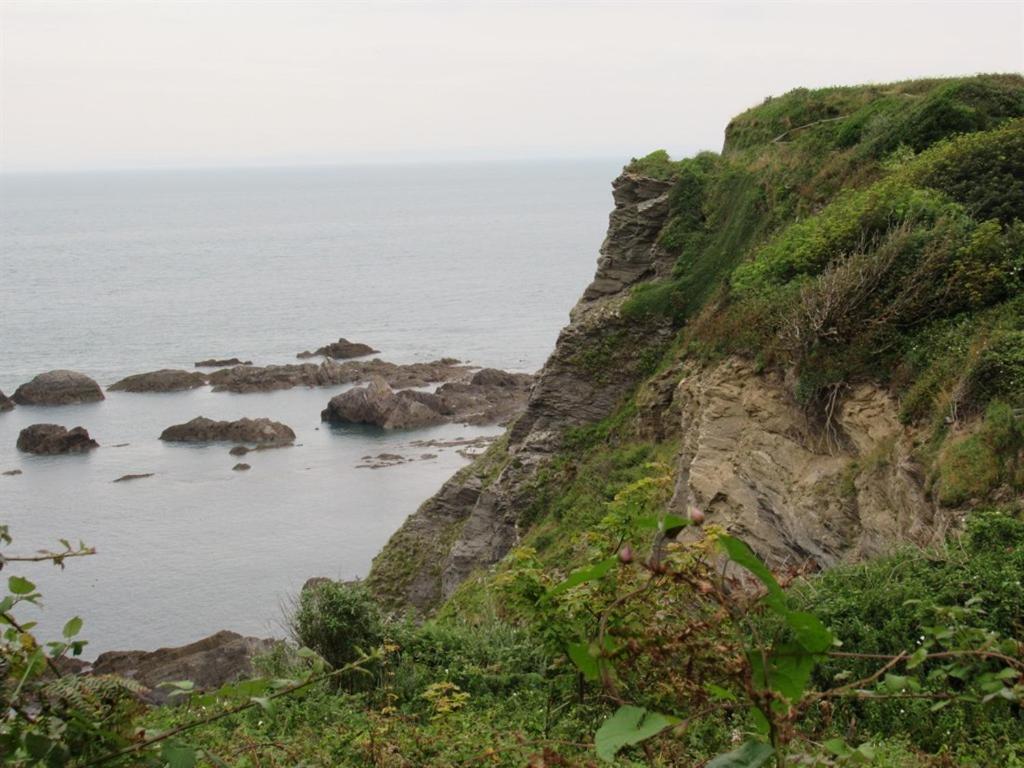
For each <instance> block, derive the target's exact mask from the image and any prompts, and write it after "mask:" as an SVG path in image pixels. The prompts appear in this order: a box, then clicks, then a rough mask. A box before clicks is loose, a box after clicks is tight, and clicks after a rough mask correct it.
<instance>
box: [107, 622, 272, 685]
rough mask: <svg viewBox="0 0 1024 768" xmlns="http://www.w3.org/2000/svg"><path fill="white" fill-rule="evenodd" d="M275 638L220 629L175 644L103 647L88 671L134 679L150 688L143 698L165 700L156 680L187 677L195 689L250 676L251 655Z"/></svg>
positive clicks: (251, 670)
mask: <svg viewBox="0 0 1024 768" xmlns="http://www.w3.org/2000/svg"><path fill="white" fill-rule="evenodd" d="M275 642H276V641H275V640H264V639H260V638H255V637H243V636H242V635H240V634H238V633H237V632H228V631H226V630H221V631H220V632H217V633H216V634H213V635H210V636H209V637H205V638H203V639H202V640H198V641H196V642H194V643H190V644H189V645H183V646H179V647H177V648H160V649H159V650H156V651H107V652H106V653H101V654H100V655H99V656H98V657H97V659H96V661H95V662H93V665H92V672H93V674H96V675H120V676H121V677H127V678H129V679H131V680H135V681H136V682H138V683H141V684H142V685H144V686H146V687H147V688H149V689H151V690H150V692H149V695H148V696H147V697H146V698H147V699H149V700H150V701H152V702H154V703H165V702H166V701H167V700H168V696H169V695H170V691H169V690H167V689H165V688H158V687H157V686H159V685H160V683H166V682H170V681H176V680H191V681H192V682H193V683H195V686H196V688H197V689H199V690H210V689H213V688H219V687H220V686H222V685H224V684H225V683H230V682H234V681H236V680H242V679H245V678H248V677H251V676H252V675H253V665H252V660H253V657H255V656H256V655H258V654H260V653H266V652H268V651H269V650H270V649H271V648H273V646H274V643H275Z"/></svg>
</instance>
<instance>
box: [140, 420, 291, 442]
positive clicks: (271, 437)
mask: <svg viewBox="0 0 1024 768" xmlns="http://www.w3.org/2000/svg"><path fill="white" fill-rule="evenodd" d="M160 439H161V440H166V441H168V442H176V443H216V442H230V443H256V444H263V445H269V444H277V445H282V444H285V443H290V442H292V441H294V440H295V433H294V432H293V431H292V428H291V427H289V426H288V425H287V424H282V423H281V422H279V421H271V420H270V419H238V420H237V421H214V420H213V419H208V418H206V417H205V416H197V417H196V418H194V419H192V421H189V422H186V423H184V424H175V425H174V426H173V427H168V428H167V429H165V430H164V431H163V432H162V433H161V434H160Z"/></svg>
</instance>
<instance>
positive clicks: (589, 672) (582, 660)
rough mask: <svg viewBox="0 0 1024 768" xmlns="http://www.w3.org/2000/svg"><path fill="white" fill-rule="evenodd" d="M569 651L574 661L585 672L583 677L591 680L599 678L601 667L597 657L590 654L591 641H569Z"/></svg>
mask: <svg viewBox="0 0 1024 768" xmlns="http://www.w3.org/2000/svg"><path fill="white" fill-rule="evenodd" d="M567 652H568V654H569V658H570V659H572V663H573V664H575V665H576V668H577V669H579V671H580V672H582V673H583V677H585V678H586V679H587V680H590V681H594V680H597V678H598V675H599V674H600V668H599V667H598V665H597V659H595V658H594V657H593V656H591V655H590V644H589V643H569V647H568V651H567Z"/></svg>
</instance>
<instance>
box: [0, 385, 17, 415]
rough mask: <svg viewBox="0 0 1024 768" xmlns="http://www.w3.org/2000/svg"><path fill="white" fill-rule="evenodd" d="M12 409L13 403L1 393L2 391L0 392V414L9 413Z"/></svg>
mask: <svg viewBox="0 0 1024 768" xmlns="http://www.w3.org/2000/svg"><path fill="white" fill-rule="evenodd" d="M12 408H14V401H13V400H11V398H9V397H8V396H7V395H5V394H4V393H3V390H0V413H3V412H4V411H9V410H11V409H12Z"/></svg>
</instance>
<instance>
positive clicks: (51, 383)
mask: <svg viewBox="0 0 1024 768" xmlns="http://www.w3.org/2000/svg"><path fill="white" fill-rule="evenodd" d="M12 399H13V400H14V402H16V403H17V404H18V405H75V404H77V403H94V402H96V401H97V400H103V390H102V389H100V385H99V384H97V383H96V382H95V381H93V380H92V379H90V378H89V377H88V376H86V375H85V374H84V373H78V372H77V371H66V370H56V371H47V372H46V373H40V374H39V375H38V376H36V377H35V378H34V379H32V381H30V382H28V383H26V384H22V385H21V386H20V387H18V388H17V389H16V390H14V395H13V397H12Z"/></svg>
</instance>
